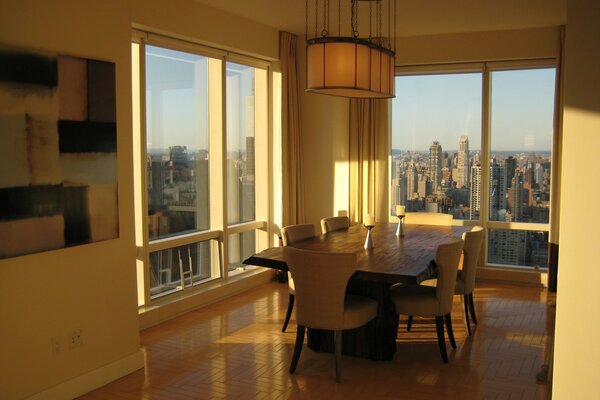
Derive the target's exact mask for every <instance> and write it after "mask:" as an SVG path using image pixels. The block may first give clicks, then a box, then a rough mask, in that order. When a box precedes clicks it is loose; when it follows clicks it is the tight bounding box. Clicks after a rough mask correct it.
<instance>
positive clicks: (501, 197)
mask: <svg viewBox="0 0 600 400" xmlns="http://www.w3.org/2000/svg"><path fill="white" fill-rule="evenodd" d="M505 213H506V167H505V166H504V165H500V164H499V163H498V162H497V161H496V158H495V157H494V158H493V159H492V165H490V221H503V220H504V218H505V215H506V214H505Z"/></svg>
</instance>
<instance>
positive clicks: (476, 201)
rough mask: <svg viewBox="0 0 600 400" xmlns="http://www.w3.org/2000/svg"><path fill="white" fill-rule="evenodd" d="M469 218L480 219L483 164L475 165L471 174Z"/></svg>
mask: <svg viewBox="0 0 600 400" xmlns="http://www.w3.org/2000/svg"><path fill="white" fill-rule="evenodd" d="M470 179H471V180H470V182H469V186H470V195H469V198H470V199H469V200H470V203H469V219H479V212H480V210H481V166H480V165H473V166H472V167H471V174H470Z"/></svg>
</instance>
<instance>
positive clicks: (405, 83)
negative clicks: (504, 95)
mask: <svg viewBox="0 0 600 400" xmlns="http://www.w3.org/2000/svg"><path fill="white" fill-rule="evenodd" d="M481 85H482V74H481V73H467V74H439V75H418V76H397V77H396V98H394V99H393V100H392V160H393V161H392V166H391V167H392V175H391V178H392V180H391V188H390V191H391V204H390V213H391V214H394V213H395V210H396V205H398V204H401V205H405V206H406V211H408V212H413V211H428V212H439V213H445V214H452V215H453V216H454V218H455V219H478V218H479V214H478V212H479V204H478V203H477V199H478V198H479V196H480V181H479V180H478V178H479V176H480V175H479V174H477V171H475V172H472V170H473V169H474V168H477V167H478V166H479V160H480V158H481V156H480V152H481V87H482V86H481Z"/></svg>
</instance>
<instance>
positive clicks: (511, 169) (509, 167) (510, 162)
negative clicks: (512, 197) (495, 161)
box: [504, 156, 517, 187]
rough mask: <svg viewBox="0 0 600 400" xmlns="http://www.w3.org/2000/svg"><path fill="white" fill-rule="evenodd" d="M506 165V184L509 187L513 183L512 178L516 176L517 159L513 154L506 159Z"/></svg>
mask: <svg viewBox="0 0 600 400" xmlns="http://www.w3.org/2000/svg"><path fill="white" fill-rule="evenodd" d="M504 165H505V166H506V184H507V185H508V187H510V185H511V184H512V178H513V176H515V169H516V168H517V159H516V158H514V157H513V156H508V158H507V159H506V160H504Z"/></svg>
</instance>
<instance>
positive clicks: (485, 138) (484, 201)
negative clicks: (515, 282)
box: [479, 65, 491, 265]
mask: <svg viewBox="0 0 600 400" xmlns="http://www.w3.org/2000/svg"><path fill="white" fill-rule="evenodd" d="M481 89H482V96H481V193H480V196H481V203H480V209H479V221H480V223H481V226H483V227H484V228H485V232H486V236H487V234H488V233H489V230H488V222H489V215H490V118H491V104H490V96H491V80H490V71H489V69H488V68H487V65H484V68H483V77H482V88H481ZM484 243H485V244H484V249H483V250H484V257H483V260H484V265H487V260H488V257H487V255H488V240H484Z"/></svg>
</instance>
